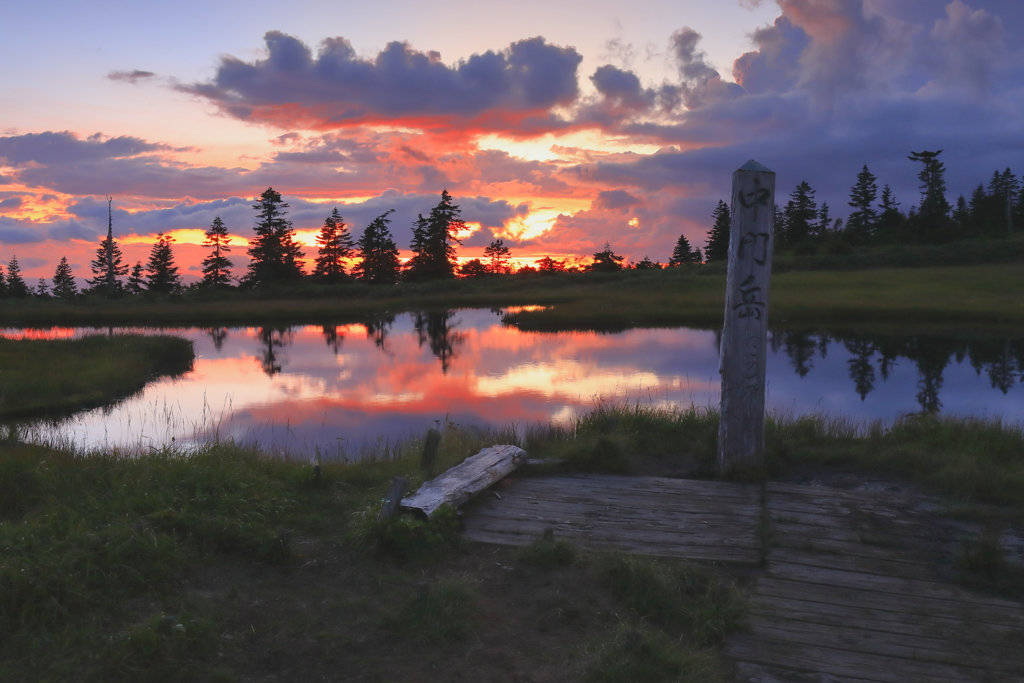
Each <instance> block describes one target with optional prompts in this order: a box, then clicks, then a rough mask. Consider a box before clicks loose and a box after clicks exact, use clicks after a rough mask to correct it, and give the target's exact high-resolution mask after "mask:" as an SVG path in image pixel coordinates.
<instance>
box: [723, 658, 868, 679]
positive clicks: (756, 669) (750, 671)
mask: <svg viewBox="0 0 1024 683" xmlns="http://www.w3.org/2000/svg"><path fill="white" fill-rule="evenodd" d="M736 680H737V681H742V682H743V683H812V679H809V678H807V676H806V675H805V674H803V673H800V672H798V671H790V670H788V669H780V668H778V667H773V666H765V665H763V664H752V663H750V662H737V663H736ZM813 683H874V681H871V680H870V679H867V678H850V677H849V676H829V677H828V680H827V682H826V681H825V679H822V678H818V679H817V680H814V681H813Z"/></svg>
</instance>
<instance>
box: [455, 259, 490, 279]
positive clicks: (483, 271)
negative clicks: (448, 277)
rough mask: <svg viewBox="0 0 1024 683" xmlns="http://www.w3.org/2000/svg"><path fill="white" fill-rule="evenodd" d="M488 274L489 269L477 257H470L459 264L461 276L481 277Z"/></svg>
mask: <svg viewBox="0 0 1024 683" xmlns="http://www.w3.org/2000/svg"><path fill="white" fill-rule="evenodd" d="M490 274H491V271H490V269H489V268H488V267H487V265H485V264H484V262H483V261H481V260H480V259H478V258H474V259H470V260H468V261H466V262H465V263H463V264H462V265H460V266H459V275H460V276H461V277H465V278H482V277H487V276H488V275H490Z"/></svg>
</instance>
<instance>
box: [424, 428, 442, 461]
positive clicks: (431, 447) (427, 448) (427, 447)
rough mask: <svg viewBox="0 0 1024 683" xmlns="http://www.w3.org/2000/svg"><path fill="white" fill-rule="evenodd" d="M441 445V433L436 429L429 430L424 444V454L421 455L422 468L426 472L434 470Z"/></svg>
mask: <svg viewBox="0 0 1024 683" xmlns="http://www.w3.org/2000/svg"><path fill="white" fill-rule="evenodd" d="M440 445H441V432H439V431H437V430H436V429H429V430H427V438H426V440H425V441H424V442H423V453H422V454H421V455H420V467H421V468H423V469H425V470H431V469H433V468H434V461H435V460H436V459H437V449H438V447H439V446H440Z"/></svg>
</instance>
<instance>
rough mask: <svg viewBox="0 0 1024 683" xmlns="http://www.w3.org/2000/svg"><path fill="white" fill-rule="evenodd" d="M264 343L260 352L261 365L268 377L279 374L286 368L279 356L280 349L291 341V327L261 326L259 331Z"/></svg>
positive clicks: (260, 338)
mask: <svg viewBox="0 0 1024 683" xmlns="http://www.w3.org/2000/svg"><path fill="white" fill-rule="evenodd" d="M257 335H258V337H259V340H260V343H261V344H262V345H263V348H262V349H261V353H260V367H261V368H262V369H263V372H264V373H266V375H267V376H268V377H273V376H274V375H276V374H279V373H280V372H281V370H282V369H284V361H283V360H282V359H281V358H279V354H278V349H283V348H284V347H285V346H287V345H288V344H290V343H291V339H292V328H291V327H261V328H260V330H259V332H258V333H257Z"/></svg>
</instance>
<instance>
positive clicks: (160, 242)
mask: <svg viewBox="0 0 1024 683" xmlns="http://www.w3.org/2000/svg"><path fill="white" fill-rule="evenodd" d="M173 242H174V238H173V237H171V236H170V235H165V234H164V233H162V232H161V233H157V236H156V244H154V245H153V248H152V249H150V251H149V262H148V263H147V264H146V273H147V274H146V289H148V290H149V291H151V292H156V293H157V294H170V293H171V292H176V291H178V290H179V289H181V276H180V275H179V274H178V266H176V265H175V264H174V251H173V250H172V249H171V244H172V243H173Z"/></svg>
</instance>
